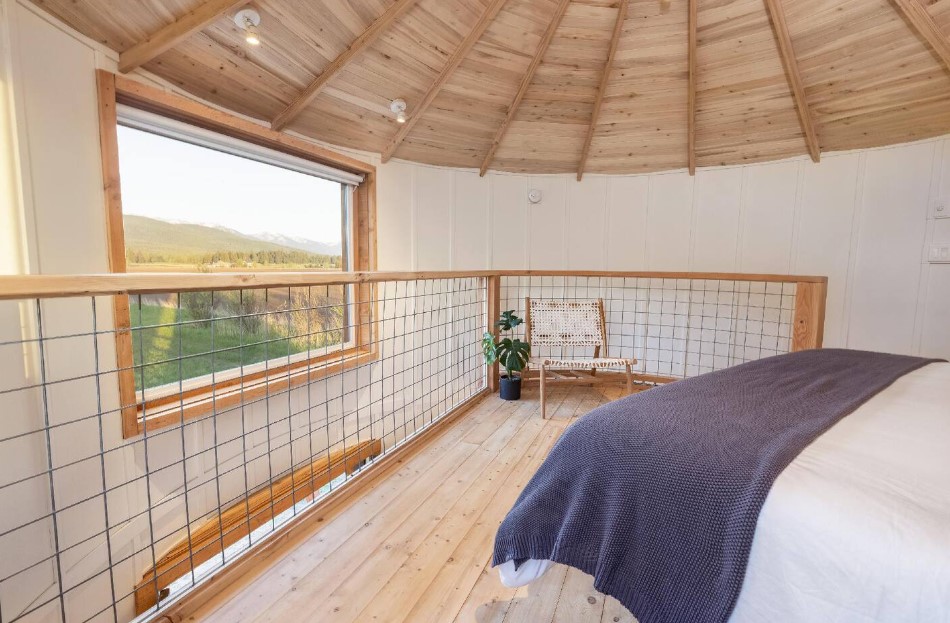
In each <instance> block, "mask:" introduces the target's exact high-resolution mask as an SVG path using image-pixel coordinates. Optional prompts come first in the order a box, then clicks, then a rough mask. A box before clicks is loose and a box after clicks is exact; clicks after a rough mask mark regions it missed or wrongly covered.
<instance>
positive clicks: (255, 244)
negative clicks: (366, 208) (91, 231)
mask: <svg viewBox="0 0 950 623" xmlns="http://www.w3.org/2000/svg"><path fill="white" fill-rule="evenodd" d="M122 220H123V222H124V223H125V246H126V248H127V249H129V250H135V251H139V252H141V253H143V254H145V255H155V256H198V255H203V254H206V253H216V252H221V251H230V252H234V253H257V252H261V251H263V252H271V251H273V252H282V253H297V254H299V252H300V251H302V250H303V251H306V252H308V253H316V254H323V255H339V252H336V253H331V252H327V251H312V250H309V249H305V248H303V247H301V246H291V245H289V244H280V243H278V242H276V241H268V240H262V239H260V238H255V237H252V236H246V235H244V234H242V233H240V232H237V231H234V230H232V229H227V228H224V227H217V226H209V225H196V224H193V223H173V222H169V221H162V220H159V219H154V218H149V217H146V216H137V215H134V214H126V215H125V216H124V217H123V219H122ZM317 244H319V243H317Z"/></svg>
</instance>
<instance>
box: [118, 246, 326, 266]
mask: <svg viewBox="0 0 950 623" xmlns="http://www.w3.org/2000/svg"><path fill="white" fill-rule="evenodd" d="M126 259H127V260H128V262H129V263H131V264H195V265H198V266H205V265H209V264H215V263H218V262H225V263H228V264H231V265H235V266H240V265H244V264H256V265H260V266H267V265H282V264H298V265H305V266H310V267H314V268H340V267H341V266H342V258H341V257H340V256H339V255H324V254H322V253H309V252H307V251H297V250H288V251H212V252H208V253H165V252H160V251H159V252H153V251H145V250H143V249H134V248H133V249H128V250H127V251H126Z"/></svg>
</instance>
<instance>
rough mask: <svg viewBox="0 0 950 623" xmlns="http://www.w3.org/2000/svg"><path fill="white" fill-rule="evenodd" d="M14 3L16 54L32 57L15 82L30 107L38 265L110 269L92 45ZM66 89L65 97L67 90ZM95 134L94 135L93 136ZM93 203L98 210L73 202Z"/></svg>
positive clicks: (49, 269) (61, 269) (52, 270)
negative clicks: (103, 206)
mask: <svg viewBox="0 0 950 623" xmlns="http://www.w3.org/2000/svg"><path fill="white" fill-rule="evenodd" d="M8 6H12V8H14V9H15V10H14V13H13V17H14V20H15V22H16V24H15V26H16V28H17V30H18V31H19V32H18V37H17V44H18V47H19V49H18V55H19V57H20V58H21V59H29V65H30V69H29V71H21V72H20V73H19V82H18V84H17V87H18V89H19V95H20V96H21V97H22V100H21V101H22V105H23V106H24V107H25V108H26V109H27V110H28V111H29V114H28V115H26V116H25V118H24V120H25V122H26V124H27V127H28V128H29V141H28V143H29V144H28V148H27V152H28V157H29V165H28V166H29V169H30V177H31V180H32V184H31V188H30V191H31V195H32V205H31V206H30V208H31V209H32V212H33V221H34V223H35V227H36V230H37V231H36V235H37V237H39V238H41V239H43V241H44V245H43V246H42V248H37V257H38V261H39V268H40V270H42V271H44V272H49V273H63V274H69V273H77V272H78V273H95V272H107V271H108V269H109V263H108V253H107V245H106V225H105V211H104V209H103V208H102V205H103V191H102V175H101V168H100V160H99V146H98V136H99V126H98V104H97V99H96V97H97V94H96V83H95V75H94V73H93V69H94V68H95V63H96V58H95V53H94V52H93V51H92V50H91V49H89V48H88V47H86V46H84V45H82V44H81V43H79V42H78V41H77V40H75V39H73V38H71V37H64V36H62V33H60V32H59V31H58V30H57V29H55V28H54V27H52V26H51V25H50V24H48V23H46V22H45V21H44V20H43V19H41V18H40V17H39V16H37V15H36V14H34V13H33V12H32V11H30V10H27V9H25V8H23V7H21V6H19V5H8ZM64 94H68V97H64ZM92 137H95V138H96V142H95V143H93V142H92V141H91V138H92ZM77 205H88V206H96V207H97V208H98V210H97V211H85V210H81V209H75V207H76V206H77Z"/></svg>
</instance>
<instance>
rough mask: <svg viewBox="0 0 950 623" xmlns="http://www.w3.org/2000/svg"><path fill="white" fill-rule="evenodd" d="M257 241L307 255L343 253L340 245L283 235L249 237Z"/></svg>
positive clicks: (266, 233)
mask: <svg viewBox="0 0 950 623" xmlns="http://www.w3.org/2000/svg"><path fill="white" fill-rule="evenodd" d="M251 237H252V238H256V239H257V240H263V241H265V242H272V243H274V244H279V245H281V246H285V247H291V248H292V249H300V250H301V251H307V252H309V253H318V254H321V255H340V254H341V253H343V247H342V246H341V245H340V243H338V242H337V243H330V242H318V241H316V240H310V239H309V238H300V237H298V236H285V235H283V234H272V233H270V232H264V233H261V234H254V235H253V236H251Z"/></svg>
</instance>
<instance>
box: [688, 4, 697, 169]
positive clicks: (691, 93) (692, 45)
mask: <svg viewBox="0 0 950 623" xmlns="http://www.w3.org/2000/svg"><path fill="white" fill-rule="evenodd" d="M688 11H689V27H688V30H689V35H688V42H689V44H688V47H689V87H688V92H687V95H686V109H687V111H686V114H687V121H686V136H687V138H686V140H687V155H686V162H687V166H688V167H689V174H690V175H696V0H689V9H688Z"/></svg>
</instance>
